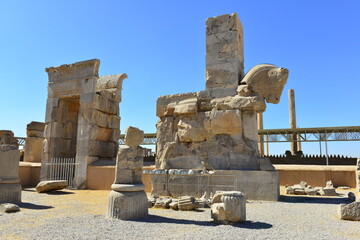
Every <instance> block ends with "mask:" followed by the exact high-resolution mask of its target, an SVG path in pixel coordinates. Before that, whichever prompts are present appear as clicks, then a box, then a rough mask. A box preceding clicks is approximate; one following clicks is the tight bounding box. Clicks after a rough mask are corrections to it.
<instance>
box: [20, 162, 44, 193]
mask: <svg viewBox="0 0 360 240" xmlns="http://www.w3.org/2000/svg"><path fill="white" fill-rule="evenodd" d="M40 169H41V163H30V162H20V163H19V178H20V184H21V186H22V187H23V188H24V187H35V186H36V185H37V184H38V183H39V182H40Z"/></svg>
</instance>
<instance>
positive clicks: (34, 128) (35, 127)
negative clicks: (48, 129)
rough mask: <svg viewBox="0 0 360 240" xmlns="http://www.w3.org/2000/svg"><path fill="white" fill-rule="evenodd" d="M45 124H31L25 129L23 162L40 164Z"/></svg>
mask: <svg viewBox="0 0 360 240" xmlns="http://www.w3.org/2000/svg"><path fill="white" fill-rule="evenodd" d="M44 128H45V123H42V122H31V123H29V124H28V125H27V127H26V141H25V153H24V162H41V153H42V145H43V144H42V143H43V141H44Z"/></svg>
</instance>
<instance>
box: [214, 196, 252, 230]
mask: <svg viewBox="0 0 360 240" xmlns="http://www.w3.org/2000/svg"><path fill="white" fill-rule="evenodd" d="M220 196H221V197H220ZM219 197H220V199H221V202H220V203H219V201H218V199H216V200H215V202H216V203H213V205H212V206H211V217H212V218H213V219H214V221H215V222H220V223H229V222H244V221H246V199H245V197H244V195H243V194H242V193H241V192H237V191H229V192H221V193H220V192H219V193H218V195H217V198H219Z"/></svg>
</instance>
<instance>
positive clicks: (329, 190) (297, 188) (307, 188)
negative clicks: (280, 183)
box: [285, 180, 337, 196]
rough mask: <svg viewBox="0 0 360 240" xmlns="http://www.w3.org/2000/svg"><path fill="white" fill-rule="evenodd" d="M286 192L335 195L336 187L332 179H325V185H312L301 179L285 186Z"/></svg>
mask: <svg viewBox="0 0 360 240" xmlns="http://www.w3.org/2000/svg"><path fill="white" fill-rule="evenodd" d="M285 189H286V194H293V195H321V196H337V193H336V189H335V187H334V185H333V183H332V181H331V180H330V181H327V182H326V186H325V187H312V186H311V185H308V184H307V182H305V181H301V182H300V183H299V184H295V185H293V186H286V188H285Z"/></svg>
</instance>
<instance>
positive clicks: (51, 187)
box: [36, 180, 68, 193]
mask: <svg viewBox="0 0 360 240" xmlns="http://www.w3.org/2000/svg"><path fill="white" fill-rule="evenodd" d="M67 186H68V182H67V181H66V180H52V181H42V182H39V183H38V185H37V186H36V191H37V192H38V193H45V192H50V191H55V190H61V189H64V188H66V187H67Z"/></svg>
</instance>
